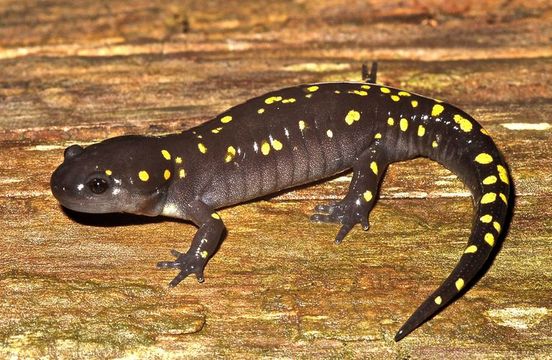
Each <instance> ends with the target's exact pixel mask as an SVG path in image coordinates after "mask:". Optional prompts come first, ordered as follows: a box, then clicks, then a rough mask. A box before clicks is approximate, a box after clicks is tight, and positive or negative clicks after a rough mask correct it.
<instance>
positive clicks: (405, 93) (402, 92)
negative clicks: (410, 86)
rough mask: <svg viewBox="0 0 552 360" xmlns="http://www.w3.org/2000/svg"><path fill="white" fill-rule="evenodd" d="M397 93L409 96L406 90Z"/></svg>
mask: <svg viewBox="0 0 552 360" xmlns="http://www.w3.org/2000/svg"><path fill="white" fill-rule="evenodd" d="M398 94H399V95H400V96H410V93H408V92H406V91H399V92H398Z"/></svg>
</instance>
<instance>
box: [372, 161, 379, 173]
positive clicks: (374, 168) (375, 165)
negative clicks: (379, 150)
mask: <svg viewBox="0 0 552 360" xmlns="http://www.w3.org/2000/svg"><path fill="white" fill-rule="evenodd" d="M370 169H372V172H373V173H374V174H376V175H377V174H378V164H377V163H376V162H375V161H372V162H371V163H370Z"/></svg>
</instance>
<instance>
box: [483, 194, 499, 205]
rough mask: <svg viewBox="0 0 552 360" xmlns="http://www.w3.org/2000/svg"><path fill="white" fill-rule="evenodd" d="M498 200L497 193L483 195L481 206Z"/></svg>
mask: <svg viewBox="0 0 552 360" xmlns="http://www.w3.org/2000/svg"><path fill="white" fill-rule="evenodd" d="M495 200H496V193H494V192H490V193H486V194H485V195H483V197H482V198H481V204H490V203H492V202H494V201H495Z"/></svg>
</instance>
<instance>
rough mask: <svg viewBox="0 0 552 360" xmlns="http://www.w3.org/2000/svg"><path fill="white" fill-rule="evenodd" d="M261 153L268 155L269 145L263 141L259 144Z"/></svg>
mask: <svg viewBox="0 0 552 360" xmlns="http://www.w3.org/2000/svg"><path fill="white" fill-rule="evenodd" d="M261 153H263V155H268V154H269V153H270V144H269V143H268V142H266V141H265V140H263V142H262V144H261Z"/></svg>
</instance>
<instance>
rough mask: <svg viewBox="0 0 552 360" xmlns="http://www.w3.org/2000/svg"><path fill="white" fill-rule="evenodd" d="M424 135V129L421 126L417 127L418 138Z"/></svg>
mask: <svg viewBox="0 0 552 360" xmlns="http://www.w3.org/2000/svg"><path fill="white" fill-rule="evenodd" d="M424 135H425V127H424V126H423V125H418V136H420V137H422V136H424Z"/></svg>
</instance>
